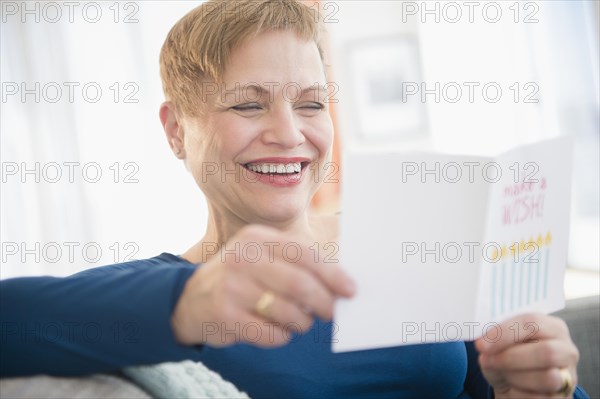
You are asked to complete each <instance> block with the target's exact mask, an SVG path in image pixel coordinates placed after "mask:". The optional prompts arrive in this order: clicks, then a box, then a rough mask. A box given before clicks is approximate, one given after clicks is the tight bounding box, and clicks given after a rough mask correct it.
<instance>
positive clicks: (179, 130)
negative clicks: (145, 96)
mask: <svg viewBox="0 0 600 399" xmlns="http://www.w3.org/2000/svg"><path fill="white" fill-rule="evenodd" d="M159 117H160V122H161V123H162V126H163V129H164V131H165V134H166V135H167V141H168V142H169V146H170V147H171V150H172V151H173V153H174V154H175V156H176V157H177V158H179V159H185V148H184V145H183V143H184V132H183V126H182V125H181V123H180V121H179V119H178V116H177V111H176V110H175V104H173V103H172V102H171V101H165V102H164V103H162V104H161V106H160V111H159Z"/></svg>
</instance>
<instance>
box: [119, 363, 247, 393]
mask: <svg viewBox="0 0 600 399" xmlns="http://www.w3.org/2000/svg"><path fill="white" fill-rule="evenodd" d="M123 373H124V374H125V375H126V376H127V377H129V378H131V379H132V380H133V381H134V382H135V383H136V384H137V385H139V386H140V387H142V388H144V389H145V390H146V391H147V392H148V393H150V394H151V395H152V396H153V397H155V398H169V399H170V398H182V399H183V398H190V399H191V398H244V399H248V395H247V394H246V393H244V392H240V391H239V390H238V389H237V388H236V387H235V386H234V385H233V384H232V383H230V382H228V381H225V380H224V379H223V378H221V376H220V375H219V374H217V373H215V372H214V371H211V370H209V369H208V368H206V366H204V365H203V364H202V363H196V362H192V361H190V360H186V361H183V362H178V363H161V364H157V365H151V366H136V367H128V368H126V369H123Z"/></svg>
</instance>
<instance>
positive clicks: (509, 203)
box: [333, 137, 572, 352]
mask: <svg viewBox="0 0 600 399" xmlns="http://www.w3.org/2000/svg"><path fill="white" fill-rule="evenodd" d="M571 158H572V143H571V139H569V138H565V137H561V138H557V139H552V140H547V141H543V142H539V143H535V144H528V145H524V146H520V147H518V148H514V149H512V150H510V151H507V152H505V153H502V154H500V155H498V156H496V157H473V156H462V155H449V154H441V153H434V152H404V153H400V152H396V153H393V152H389V153H366V152H361V153H351V154H348V155H347V157H346V160H345V164H344V168H345V174H344V180H343V189H342V190H343V191H342V220H341V235H340V263H341V265H342V266H343V267H344V268H345V270H347V271H348V273H349V274H350V275H351V276H352V277H353V278H354V279H355V281H356V282H357V285H358V290H357V291H358V292H357V295H356V296H355V297H354V298H352V299H349V300H340V301H338V303H337V305H336V310H335V317H334V322H335V325H336V328H335V331H336V333H335V335H334V337H333V338H334V343H333V351H334V352H343V351H350V350H360V349H370V348H380V347H386V346H396V345H406V344H416V343H426V342H446V341H457V340H473V339H476V338H478V337H480V336H481V335H482V334H483V333H487V332H488V331H489V330H490V329H491V328H496V327H497V325H498V324H497V323H499V322H501V321H504V320H506V319H508V318H509V317H511V316H514V315H517V314H520V313H525V312H543V313H548V312H552V311H555V310H558V309H560V308H562V307H563V306H564V294H563V278H564V271H565V267H566V262H567V247H568V230H569V212H570V197H571V194H570V181H571V162H572V159H571ZM515 328H521V329H522V331H524V330H523V326H516V327H515ZM498 333H501V332H498ZM505 333H506V332H505ZM524 333H525V332H524Z"/></svg>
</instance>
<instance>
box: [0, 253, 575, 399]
mask: <svg viewBox="0 0 600 399" xmlns="http://www.w3.org/2000/svg"><path fill="white" fill-rule="evenodd" d="M196 267H197V266H196V265H193V264H191V263H189V262H187V261H185V260H184V259H182V258H180V257H177V256H175V255H172V254H168V253H163V254H161V255H159V256H157V257H154V258H151V259H146V260H139V261H132V262H127V263H122V264H116V265H111V266H104V267H97V268H94V269H90V270H86V271H83V272H80V273H77V274H74V275H72V276H69V277H65V278H56V277H29V278H17V279H9V280H3V281H0V344H1V351H0V375H1V376H3V377H6V376H19V375H32V374H41V373H43V374H50V375H62V376H76V375H85V374H90V373H98V372H107V371H114V370H118V369H121V368H123V367H127V366H132V365H140V364H152V363H161V362H167V361H181V360H186V359H191V360H196V361H202V362H203V363H204V364H205V365H206V366H207V367H209V368H211V369H213V370H215V371H217V372H219V373H220V374H221V375H222V376H223V377H224V378H225V379H227V380H229V381H231V382H233V383H234V384H235V385H236V386H237V387H238V388H239V389H241V390H243V391H246V392H247V393H248V394H249V395H250V396H251V397H254V398H259V397H278V398H280V397H288V398H294V397H298V398H300V397H302V398H309V397H344V398H352V397H357V398H365V397H368V398H385V397H393V398H415V397H419V398H428V397H431V398H488V397H493V393H492V390H491V389H490V387H489V385H488V384H487V382H486V381H485V380H484V378H483V375H482V373H481V370H480V369H479V366H478V363H477V353H476V352H475V349H474V346H473V344H472V343H470V342H468V343H464V342H453V343H444V344H421V345H410V346H401V347H395V348H386V349H377V350H368V351H357V352H347V353H340V354H334V353H332V352H331V340H332V339H335V334H334V333H332V329H333V328H332V327H333V323H331V322H322V321H318V320H317V321H316V322H315V323H314V325H313V327H312V328H311V330H310V331H307V332H305V333H304V334H301V335H297V334H294V332H295V331H296V330H294V329H293V328H290V329H289V330H288V331H289V333H290V334H291V335H292V336H293V338H292V342H291V343H290V344H288V345H286V346H283V347H280V348H276V349H260V348H257V347H254V346H251V345H247V344H237V345H234V346H230V347H227V348H212V347H208V346H204V347H201V346H198V347H186V346H183V345H180V344H178V343H177V342H176V341H175V338H174V336H173V332H172V330H171V325H170V319H171V313H172V311H173V309H174V307H175V304H176V302H177V299H178V298H179V296H180V294H181V292H182V290H183V287H184V284H185V282H186V281H187V279H188V278H189V277H190V276H191V275H192V273H193V272H194V270H195V269H196ZM239 331H240V332H241V333H242V334H244V335H245V336H246V337H249V338H250V339H252V337H255V336H256V334H257V333H259V331H261V333H268V331H269V329H268V326H262V327H261V326H258V325H247V326H239ZM224 333H227V332H226V331H225V332H224ZM230 333H234V332H233V331H232V332H230ZM582 392H583V391H581V390H579V388H578V391H577V392H576V398H585V397H586V395H585V394H584V393H582Z"/></svg>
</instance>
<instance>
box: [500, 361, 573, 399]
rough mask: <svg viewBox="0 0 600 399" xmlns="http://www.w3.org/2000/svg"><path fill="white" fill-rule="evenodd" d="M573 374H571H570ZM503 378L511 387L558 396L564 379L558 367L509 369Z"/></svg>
mask: <svg viewBox="0 0 600 399" xmlns="http://www.w3.org/2000/svg"><path fill="white" fill-rule="evenodd" d="M571 375H573V374H571ZM504 378H505V379H506V381H507V382H508V384H509V385H510V386H511V387H512V388H516V389H518V390H520V391H525V392H533V393H535V394H540V395H551V396H559V395H558V394H557V392H558V391H559V390H560V389H561V388H562V387H563V384H564V379H563V376H562V374H561V372H560V369H559V368H556V367H553V368H550V369H546V370H529V371H510V372H507V373H505V374H504Z"/></svg>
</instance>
